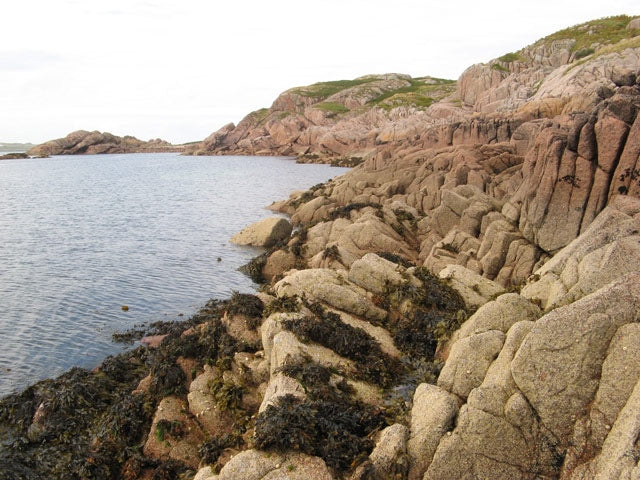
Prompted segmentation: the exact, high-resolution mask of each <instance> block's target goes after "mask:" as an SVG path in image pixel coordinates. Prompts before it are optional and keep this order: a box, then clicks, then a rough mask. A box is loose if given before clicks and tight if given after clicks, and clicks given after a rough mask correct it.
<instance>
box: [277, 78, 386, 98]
mask: <svg viewBox="0 0 640 480" xmlns="http://www.w3.org/2000/svg"><path fill="white" fill-rule="evenodd" d="M377 80H378V79H377V78H375V77H367V78H356V79H355V80H335V81H331V82H318V83H314V84H313V85H309V86H306V87H297V88H293V89H291V90H289V92H291V93H295V94H298V95H302V96H304V97H312V98H317V99H324V98H327V97H330V96H331V95H334V94H336V93H338V92H341V91H342V90H346V89H347V88H352V87H357V86H358V85H364V84H365V83H371V82H375V81H377Z"/></svg>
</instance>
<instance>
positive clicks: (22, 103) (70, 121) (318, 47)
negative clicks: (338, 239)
mask: <svg viewBox="0 0 640 480" xmlns="http://www.w3.org/2000/svg"><path fill="white" fill-rule="evenodd" d="M1 11H2V17H0V142H32V143H42V142H44V141H47V140H51V139H54V138H60V137H64V136H65V135H67V134H68V133H70V132H72V131H75V130H80V129H83V130H99V131H106V132H110V133H113V134H115V135H134V136H136V137H138V138H140V139H142V140H149V139H151V138H162V139H164V140H168V141H170V142H172V143H183V142H189V141H197V140H202V139H203V138H205V137H206V136H208V135H209V134H210V133H212V132H214V131H216V130H217V129H219V128H220V127H222V126H223V125H225V124H227V123H229V122H234V123H237V122H239V121H240V120H241V119H242V118H243V117H244V116H245V115H246V114H248V113H249V112H251V111H253V110H256V109H259V108H263V107H269V106H270V105H271V103H272V102H273V100H275V98H276V97H277V96H278V95H279V94H280V93H281V92H283V91H284V90H287V89H289V88H292V87H295V86H301V85H309V84H312V83H315V82H319V81H327V80H342V79H352V78H356V77H359V76H362V75H366V74H371V73H390V72H397V73H406V74H409V75H411V76H414V77H419V76H425V75H432V76H435V77H441V78H451V79H455V78H458V76H459V75H460V74H461V73H462V72H463V71H464V70H465V69H466V68H467V67H469V66H470V65H472V64H474V63H480V62H486V61H489V60H491V59H493V58H496V57H498V56H500V55H503V54H504V53H508V52H512V51H515V50H519V49H520V48H522V47H524V46H526V45H528V44H531V43H533V42H535V41H536V40H538V39H539V38H542V37H544V36H546V35H548V34H550V33H553V32H555V31H557V30H560V29H562V28H565V27H569V26H572V25H576V24H578V23H582V22H584V21H587V20H591V19H595V18H600V17H605V16H611V15H618V14H627V15H638V16H640V2H639V1H638V0H609V1H602V0H597V1H596V0H577V1H574V0H520V1H516V0H509V1H506V0H496V1H490V0H489V1H484V2H480V1H451V0H449V1H447V0H438V1H432V0H394V1H390V0H384V1H382V0H340V1H338V0H322V1H319V0H306V1H305V0H295V1H293V0H291V1H290V0H270V1H265V0H231V1H230V0H226V1H219V0H218V1H216V0H100V1H98V0H20V1H17V0H15V1H11V2H5V4H4V5H3V7H2V10H1Z"/></svg>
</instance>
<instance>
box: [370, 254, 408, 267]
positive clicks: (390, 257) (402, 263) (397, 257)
mask: <svg viewBox="0 0 640 480" xmlns="http://www.w3.org/2000/svg"><path fill="white" fill-rule="evenodd" d="M376 255H378V256H379V257H381V258H384V259H385V260H389V261H390V262H393V263H396V264H398V265H400V266H401V267H404V268H411V267H415V265H414V264H413V263H411V262H410V261H408V260H407V259H405V258H403V257H401V256H400V255H397V254H395V253H391V252H376Z"/></svg>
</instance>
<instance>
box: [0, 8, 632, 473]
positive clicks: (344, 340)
mask: <svg viewBox="0 0 640 480" xmlns="http://www.w3.org/2000/svg"><path fill="white" fill-rule="evenodd" d="M638 27H640V25H639V22H638V20H637V19H636V20H632V19H630V18H628V17H616V18H614V19H604V20H601V21H596V22H590V23H589V24H585V25H581V26H577V27H572V28H571V29H567V30H566V31H562V32H558V34H555V35H554V36H551V37H547V38H545V39H542V40H541V41H540V42H538V43H536V44H534V45H532V46H529V47H526V48H524V49H523V50H521V51H519V52H514V53H512V54H508V55H505V56H503V57H501V58H500V59H496V60H494V61H492V62H489V63H488V64H485V65H475V66H472V67H470V68H469V69H468V70H467V71H466V72H465V73H464V74H463V75H462V76H461V78H460V79H459V80H458V82H457V84H456V85H455V88H456V90H455V92H453V91H451V90H447V92H446V95H445V96H444V97H442V98H441V99H440V100H439V101H434V102H433V103H431V104H429V105H428V106H424V109H422V110H419V111H418V109H416V110H415V111H414V110H411V111H410V110H407V107H406V105H400V106H395V104H394V103H393V102H392V100H391V99H393V95H389V96H386V97H385V98H384V99H382V100H380V102H379V105H382V106H378V107H376V109H375V110H371V109H369V112H371V111H373V112H375V115H379V117H376V118H373V117H374V116H375V115H374V114H372V113H366V112H360V113H358V112H356V113H354V112H351V110H357V109H358V107H357V105H356V104H354V103H351V100H350V99H351V98H352V95H354V92H356V91H355V90H350V91H349V92H348V94H345V96H344V97H337V96H336V95H339V93H340V92H343V93H344V88H342V87H344V86H345V84H344V83H340V85H339V87H340V89H339V90H338V91H335V88H336V87H338V85H335V84H333V85H330V86H331V89H328V87H327V85H326V84H322V89H321V88H320V87H319V86H317V85H316V86H315V87H314V89H311V90H312V91H313V92H314V93H313V95H316V96H310V95H305V94H304V93H301V92H300V91H297V92H296V91H294V92H292V91H289V92H288V93H286V94H283V95H284V97H283V96H281V97H279V99H278V100H276V102H275V103H274V107H272V109H271V111H270V112H263V113H262V114H263V115H264V118H262V120H258V119H256V118H254V117H255V115H256V114H255V113H254V114H252V115H253V116H249V117H247V119H245V120H246V122H245V121H243V122H244V123H243V122H241V123H240V124H239V125H238V127H235V126H228V127H225V128H224V129H223V130H222V131H220V132H216V133H215V134H214V135H212V137H209V139H207V140H205V141H204V142H203V143H202V144H201V145H200V146H199V147H198V148H199V149H200V150H198V151H194V152H192V153H198V152H200V153H203V152H209V153H225V152H228V153H238V152H246V153H252V154H255V153H263V152H270V153H278V154H284V153H285V152H293V153H297V154H300V155H307V158H308V156H309V155H318V158H319V157H321V156H322V157H323V158H328V159H332V158H337V157H344V158H361V159H362V163H361V164H360V165H359V166H356V167H355V168H353V169H352V170H351V171H350V172H349V173H347V174H346V175H343V176H341V177H339V178H336V179H334V180H332V181H329V182H327V183H325V184H321V185H316V186H315V187H313V188H312V189H310V190H308V191H305V192H294V193H293V194H291V196H290V198H289V199H287V200H283V201H280V202H277V203H275V204H273V205H272V206H271V208H272V209H273V210H274V211H277V212H280V213H286V214H287V215H288V216H289V218H290V223H291V225H289V222H287V221H286V220H282V219H267V220H266V221H263V222H260V223H258V224H255V225H252V226H250V227H248V228H247V229H245V231H243V232H240V233H239V234H238V235H237V236H235V237H234V239H233V241H234V242H237V243H239V244H250V245H259V246H265V247H266V248H268V249H267V250H266V251H265V253H264V254H263V255H261V256H260V257H258V258H256V259H255V260H254V261H253V262H252V263H251V264H249V265H247V266H246V271H247V273H248V274H250V275H252V277H253V278H254V279H255V280H256V281H259V282H260V283H262V287H261V290H260V292H259V293H257V294H256V295H244V294H234V295H233V297H232V298H231V299H229V300H227V301H224V302H219V301H212V302H210V303H209V304H208V305H207V306H206V307H204V308H203V309H202V311H201V312H199V313H198V314H197V315H195V316H194V317H193V318H191V319H190V320H188V321H186V322H183V323H177V324H157V325H154V326H153V328H152V329H151V330H149V331H146V332H144V334H146V335H153V336H154V341H153V342H151V344H152V345H150V346H141V347H138V348H136V349H135V350H133V351H131V352H127V353H125V354H122V355H119V356H117V357H113V358H109V359H107V360H106V361H105V362H104V363H103V365H101V366H100V367H99V368H97V369H96V370H95V371H93V372H86V371H81V370H78V369H76V370H73V371H71V372H69V373H68V374H65V375H64V376H62V377H60V378H59V379H57V380H50V381H46V382H41V383H39V384H37V385H35V386H33V387H31V388H29V389H27V390H26V391H25V392H23V393H21V394H17V395H12V396H9V397H6V398H4V399H2V400H0V436H1V438H2V448H1V449H0V479H2V480H4V479H16V478H25V479H32V478H33V479H36V478H65V479H66V478H69V479H71V478H74V479H75V478H87V479H89V478H91V479H94V478H96V479H102V478H105V479H110V478H124V479H138V478H140V479H165V478H166V479H169V478H185V479H188V478H195V479H197V480H230V479H234V480H263V479H264V480H274V479H292V480H293V479H305V480H306V479H308V478H313V479H327V480H329V479H350V480H365V479H367V480H369V479H375V480H378V479H380V480H386V479H389V480H390V479H411V480H414V479H424V480H448V479H476V478H491V479H505V480H506V479H531V480H533V479H563V480H569V479H571V480H577V479H581V480H586V479H602V480H605V479H606V480H610V479H620V480H622V479H638V478H640V450H639V442H640V324H639V323H638V319H640V273H639V272H640V181H639V179H640V173H638V172H640V165H639V163H640V115H639V113H640V82H639V80H640V43H639V42H640V37H638V36H637V34H640V30H638ZM612 31H615V32H618V33H617V34H616V35H613V34H612V33H611V32H612ZM603 32H606V35H605V34H604V33H603ZM606 39H612V40H611V41H610V42H607V41H606ZM425 78H426V77H425ZM396 81H397V82H398V85H400V86H389V85H390V84H393V82H396ZM425 81H426V80H425V79H424V78H423V79H421V80H420V82H423V83H424V82H425ZM433 81H434V82H436V83H435V84H437V85H439V86H440V88H442V89H445V87H446V88H450V84H449V83H446V82H441V83H437V82H439V81H437V80H433ZM380 82H382V83H380ZM385 82H386V83H385ZM402 82H405V83H402ZM406 82H409V83H410V85H406ZM411 82H412V79H410V78H406V77H401V76H394V75H387V76H375V77H367V78H366V82H362V81H361V80H358V82H355V83H351V84H348V85H347V89H353V88H356V89H358V88H361V87H362V86H363V85H368V86H369V87H370V88H371V91H372V92H373V93H370V95H374V94H375V95H377V97H375V98H379V97H380V96H381V95H383V94H385V93H386V92H389V91H391V90H389V89H391V88H393V91H397V90H398V89H401V88H404V89H405V90H404V91H403V92H404V93H415V91H414V90H412V89H413V87H415V88H416V89H417V88H419V87H420V85H417V84H415V85H412V84H411ZM383 84H384V85H387V86H384V85H383ZM402 85H404V86H402ZM443 85H444V87H443ZM312 87H313V86H312ZM410 87H411V88H410ZM385 88H386V89H387V90H385ZM318 91H321V92H320V93H321V94H319V93H318ZM357 91H358V92H360V93H358V95H364V94H365V93H366V91H365V92H364V93H362V92H361V91H360V90H357ZM367 91H368V90H367ZM381 92H382V93H381ZM423 92H424V91H423ZM307 93H308V91H307ZM327 94H328V95H327ZM294 95H297V96H294ZM323 95H325V96H324V97H322V96H323ZM321 97H322V100H321V101H323V102H325V103H329V106H324V107H321V109H320V110H323V109H324V111H325V112H326V111H329V112H331V113H336V112H337V113H336V115H335V116H338V117H339V116H340V115H344V116H345V117H343V118H342V119H338V120H337V121H333V120H332V121H331V124H329V123H326V124H324V125H321V124H320V123H321V122H320V120H318V121H315V125H314V126H309V125H307V126H305V127H304V128H302V127H300V128H298V130H296V135H297V136H296V137H295V139H294V140H291V138H292V137H291V136H287V135H285V134H283V135H282V136H280V135H279V133H278V132H281V133H282V132H284V133H286V132H289V133H290V132H291V130H290V127H291V125H293V124H294V118H296V119H298V120H300V122H302V123H304V122H303V120H301V118H302V117H304V118H306V119H308V120H309V119H311V116H312V115H318V118H320V116H319V114H315V113H313V112H312V111H311V110H313V106H314V105H316V103H313V102H314V100H309V99H310V98H313V99H317V98H321ZM358 98H360V97H358ZM362 98H364V100H363V101H362V102H364V103H362V102H361V103H360V104H358V105H361V106H362V105H363V104H366V103H367V102H369V101H370V100H366V99H367V98H370V96H365V97H362ZM396 100H397V101H399V100H398V99H397V98H396ZM396 100H394V101H396ZM341 101H342V102H343V103H340V102H341ZM384 101H387V102H390V103H391V106H390V108H389V110H388V111H387V110H386V109H385V108H383V107H384V105H385V104H384ZM427 103H428V102H427ZM336 104H340V105H343V106H344V108H346V109H348V110H349V112H351V113H349V112H346V111H344V110H343V109H341V108H339V107H337V106H336ZM303 107H304V108H303ZM300 108H303V111H302V112H298V113H299V115H296V116H295V117H294V118H292V116H291V115H285V116H282V117H281V118H280V123H279V124H278V123H277V121H276V116H277V115H276V114H277V112H283V111H293V110H295V109H300ZM394 108H396V109H398V108H399V109H400V110H394ZM309 109H311V110H309ZM316 109H317V108H316ZM401 112H405V113H406V115H404V114H401ZM367 115H369V116H370V117H371V118H369V120H367V121H366V122H369V121H371V122H374V121H375V122H378V123H376V125H377V126H375V128H372V125H373V123H366V122H365V120H364V117H366V116H367ZM436 116H437V117H436ZM314 118H315V117H314ZM323 118H325V117H323ZM435 118H440V119H444V120H446V121H443V122H436V121H434V119H435ZM265 119H266V120H265ZM378 120H380V121H378ZM323 121H324V120H323ZM252 122H254V123H252ZM255 122H257V123H255ZM259 122H263V123H261V124H260V123H259ZM258 124H259V125H258ZM347 124H348V125H347ZM256 125H257V126H256ZM278 125H280V126H278ZM298 125H299V126H300V125H302V124H298ZM354 125H360V126H361V127H362V129H363V131H364V130H366V131H368V132H369V133H367V134H362V132H360V133H358V131H356V130H354V128H355V127H354ZM347 126H348V128H349V129H350V130H348V131H349V132H351V133H349V135H347V134H346V133H345V132H347V130H346V129H347ZM316 127H318V128H316ZM288 129H289V130H288ZM274 132H275V133H274ZM298 134H299V135H298ZM320 134H321V135H322V141H319V140H318V138H319V137H317V136H315V135H320ZM340 135H342V136H340ZM294 136H295V135H294ZM332 139H333V140H332ZM287 149H289V150H287ZM298 149H301V150H298ZM305 149H306V151H303V150H305ZM292 227H293V228H292Z"/></svg>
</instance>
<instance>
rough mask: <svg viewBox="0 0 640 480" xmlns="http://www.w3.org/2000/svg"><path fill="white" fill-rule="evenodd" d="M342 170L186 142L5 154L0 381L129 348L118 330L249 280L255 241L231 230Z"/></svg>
mask: <svg viewBox="0 0 640 480" xmlns="http://www.w3.org/2000/svg"><path fill="white" fill-rule="evenodd" d="M346 170H347V169H341V168H332V167H329V166H327V165H298V164H296V163H295V162H294V161H293V160H291V159H285V158H274V157H182V156H179V155H177V154H129V155H97V156H89V155H87V156H73V157H52V158H48V159H31V160H6V161H2V162H0V395H4V394H7V393H10V392H12V391H16V390H18V389H21V388H24V387H26V386H27V385H29V384H31V383H34V382H35V381H37V380H40V379H43V378H47V377H52V376H56V375H58V374H60V373H62V372H64V371H65V370H67V369H69V368H70V367H72V366H82V367H88V368H92V367H94V366H96V365H97V364H99V363H100V361H101V360H102V359H103V358H104V357H105V356H106V355H109V354H113V353H116V352H118V351H120V350H121V349H122V348H123V347H122V346H120V345H116V344H114V343H113V342H112V341H111V335H112V334H113V333H114V332H116V331H122V330H126V329H128V328H131V327H133V326H134V325H136V324H140V323H145V322H147V323H148V322H151V321H155V320H173V319H178V318H182V317H179V315H180V314H183V315H184V318H187V317H188V316H189V315H190V314H192V313H193V312H194V311H195V310H196V309H197V308H198V307H199V306H201V305H203V304H204V302H205V301H206V300H208V299H209V298H225V297H227V296H228V295H229V294H230V293H231V292H232V291H233V290H237V291H241V292H251V291H253V290H254V288H255V285H253V284H252V282H251V281H250V280H249V279H248V278H247V277H245V276H244V275H242V274H241V273H240V272H238V271H237V268H238V267H239V266H241V265H243V264H245V263H246V262H247V261H249V260H250V259H251V258H252V257H253V256H255V255H256V254H257V253H259V250H258V249H254V248H250V247H238V246H235V245H232V244H230V243H229V242H228V239H229V237H230V236H231V235H233V234H234V233H236V232H238V231H239V230H241V229H242V228H244V227H245V226H246V225H247V224H249V223H251V222H254V221H256V220H259V219H261V218H264V217H267V216H269V215H273V214H272V213H271V212H269V211H267V210H265V208H264V207H265V206H267V205H269V204H271V203H272V202H273V201H275V200H279V199H282V198H287V197H288V195H289V192H291V191H292V190H296V189H302V188H308V187H310V186H312V185H315V184H317V183H320V182H323V181H326V180H327V179H329V178H331V177H334V176H336V175H339V174H342V173H344V172H345V171H346ZM218 259H220V260H218ZM122 305H127V306H128V307H129V311H127V312H124V311H122V309H121V307H122Z"/></svg>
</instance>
